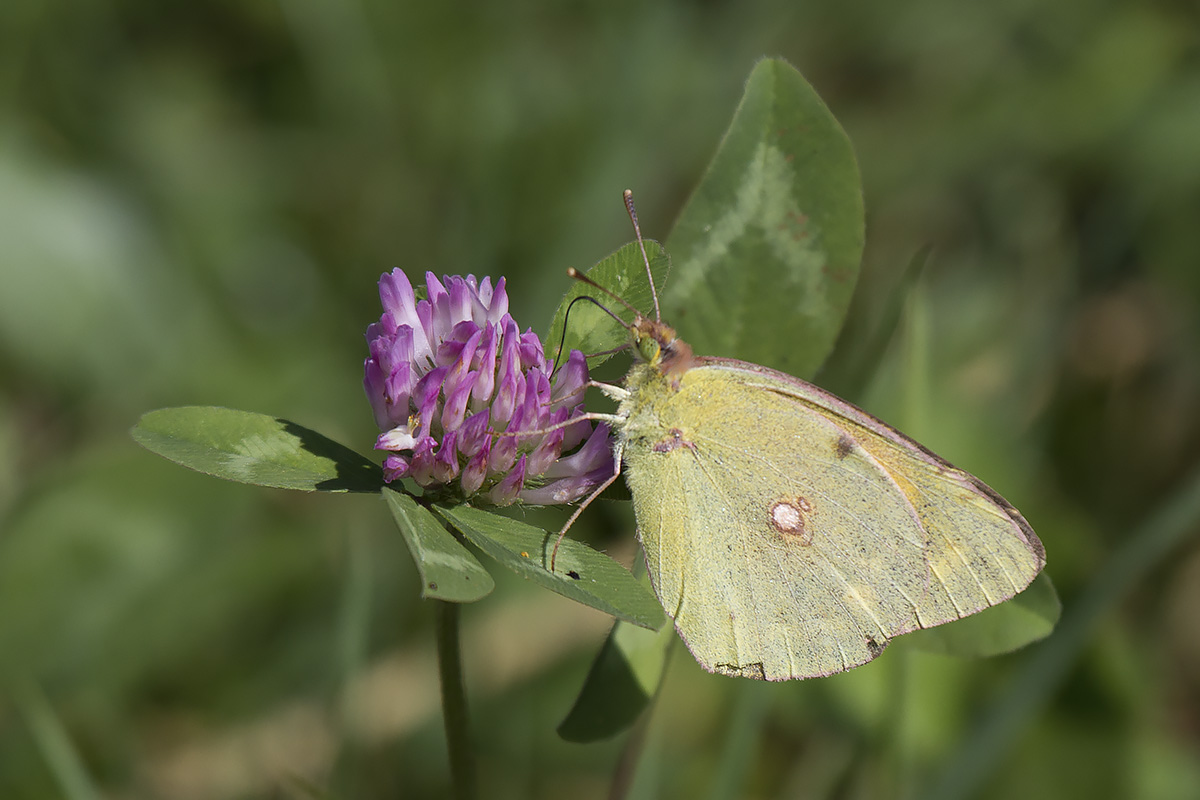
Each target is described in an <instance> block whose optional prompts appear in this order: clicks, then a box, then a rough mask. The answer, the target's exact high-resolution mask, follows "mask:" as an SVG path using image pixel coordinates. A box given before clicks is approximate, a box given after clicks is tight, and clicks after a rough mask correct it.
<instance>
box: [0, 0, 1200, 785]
mask: <svg viewBox="0 0 1200 800" xmlns="http://www.w3.org/2000/svg"><path fill="white" fill-rule="evenodd" d="M1198 31H1200V10H1198V9H1197V6H1196V5H1195V4H1193V3H1191V2H1184V1H1183V0H1157V1H1155V2H1132V1H1128V2H1121V1H1120V0H1061V1H1060V2H1056V3H1041V2H1033V1H1032V0H997V2H992V3H986V4H966V3H956V2H952V1H951V0H902V2H882V0H876V1H875V2H849V3H844V2H833V0H813V1H811V2H800V3H795V2H784V1H783V0H751V1H750V2H739V3H732V2H715V1H710V2H701V3H682V2H676V3H664V2H641V3H637V2H621V1H620V0H617V2H605V3H599V2H592V3H573V4H542V3H530V2H520V0H518V2H512V3H504V4H485V3H478V4H471V3H443V4H434V3H411V2H399V3H386V2H374V1H373V0H368V2H365V3H355V2H347V1H346V0H279V2H267V3H244V2H231V1H230V0H225V1H224V2H202V3H191V4H173V3H152V2H145V1H144V0H143V1H142V2H137V1H136V0H113V1H112V2H107V3H101V2H92V3H88V2H78V1H77V2H65V1H63V0H43V2H33V1H32V0H10V1H9V2H5V3H3V4H0V270H2V271H0V278H2V280H0V381H2V383H0V386H2V390H0V797H4V798H44V797H56V796H70V797H80V798H82V797H92V796H103V797H110V798H140V797H155V798H180V799H181V800H183V799H190V798H256V797H311V796H323V795H321V792H324V791H328V792H329V793H330V794H329V796H333V797H345V798H357V797H364V798H366V797H425V796H439V795H441V794H443V793H444V792H445V791H446V790H447V786H448V783H447V778H446V764H445V755H444V745H443V742H442V738H441V736H442V732H441V725H440V721H439V718H438V709H437V703H438V699H437V681H436V673H435V671H434V670H435V667H434V657H433V648H432V636H431V613H430V610H429V609H428V608H427V607H425V606H424V605H423V604H422V603H421V602H420V601H419V600H418V594H419V586H418V585H417V581H416V574H415V570H414V569H413V567H412V565H411V562H410V561H409V560H408V557H407V554H406V551H405V549H404V546H403V544H402V542H401V541H400V539H399V536H398V535H397V533H396V531H395V529H394V527H393V525H392V523H391V522H390V520H389V519H388V516H387V513H386V510H385V508H384V506H383V504H382V503H381V502H380V501H379V500H378V498H374V497H369V496H349V497H346V496H330V495H321V496H307V495H300V494H292V493H286V492H281V491H271V490H261V489H255V488H251V487H245V486H238V485H232V484H225V483H221V482H219V481H217V480H214V479H211V478H208V477H206V476H202V475H199V474H195V473H191V472H188V471H186V470H184V469H181V468H179V467H176V466H174V465H171V464H168V463H167V462H165V461H162V460H161V459H158V458H156V457H154V456H152V455H150V454H148V453H146V452H144V451H141V450H140V449H139V448H137V447H136V445H134V444H133V442H132V441H131V440H130V439H129V437H128V435H127V430H128V428H129V426H130V425H131V424H133V423H134V422H135V421H136V419H137V417H138V416H139V414H141V413H142V412H143V411H146V410H149V409H151V408H156V407H160V406H167V405H181V404H193V403H198V404H217V405H225V406H232V407H237V408H245V409H250V410H255V411H263V412H269V413H272V414H278V415H279V416H283V417H287V418H290V419H292V420H295V421H296V422H298V423H300V424H302V425H306V426H308V427H311V428H315V429H317V430H320V431H322V432H324V433H326V434H327V435H329V436H331V437H333V438H335V439H338V440H340V441H342V442H344V443H346V444H348V445H350V446H352V447H355V448H357V449H359V450H362V451H364V452H367V451H369V448H370V446H371V444H372V442H373V438H374V436H375V430H374V428H373V424H372V421H371V414H370V411H369V408H368V406H367V403H366V400H365V398H364V397H363V395H362V390H361V387H360V380H361V364H362V359H363V358H364V356H365V344H364V341H363V339H362V332H363V330H364V329H365V327H366V325H367V324H368V323H369V322H371V321H372V320H373V319H376V318H377V317H378V314H379V307H378V297H377V295H376V288H375V281H376V279H377V278H378V275H379V274H380V273H381V272H383V271H385V270H387V269H390V268H392V267H394V266H401V267H404V268H405V269H409V270H415V271H416V274H420V272H422V271H424V270H425V269H432V270H434V271H436V272H438V273H439V274H441V273H466V272H473V273H476V274H490V275H493V276H499V275H506V276H507V277H508V279H509V282H510V283H509V287H510V294H511V295H512V298H513V303H512V305H513V311H514V315H515V316H516V318H517V320H518V322H519V323H520V324H522V325H523V326H524V325H531V326H533V327H534V328H535V329H537V330H544V329H545V328H546V326H547V325H548V323H549V317H550V313H551V311H552V310H553V308H554V304H555V303H556V301H557V298H558V297H559V296H560V295H561V293H562V292H563V291H564V290H565V288H566V284H567V280H566V278H565V277H564V274H563V270H564V269H565V267H567V266H578V267H586V266H588V265H590V264H592V263H593V262H595V261H597V260H599V259H600V258H601V257H603V256H604V255H606V254H607V253H609V252H610V251H612V250H614V249H616V248H617V247H618V246H619V245H621V244H622V243H624V242H626V241H627V240H628V239H629V238H630V233H629V230H628V222H627V220H626V218H625V216H624V212H623V210H622V208H621V204H620V199H619V198H620V192H621V190H622V189H624V188H626V187H630V188H632V189H633V190H634V191H635V193H636V194H637V197H638V201H639V207H640V212H641V218H642V225H643V228H644V229H645V230H646V232H647V234H648V235H650V236H653V237H655V238H659V239H662V238H665V236H666V234H667V232H668V231H669V230H670V225H671V223H672V220H673V219H674V216H675V215H676V214H677V212H678V211H679V209H680V208H681V207H682V204H683V203H684V202H685V200H686V198H687V196H688V193H689V191H690V189H691V187H692V186H694V185H695V184H696V183H697V181H698V180H699V177H700V175H701V174H702V173H703V170H704V168H705V165H706V164H707V161H708V159H709V158H710V157H711V155H712V154H713V152H714V151H715V149H716V146H717V143H718V141H719V137H720V136H721V133H722V132H723V130H724V127H725V125H726V124H727V122H728V120H729V118H730V116H731V115H732V112H733V109H734V106H735V104H736V102H737V99H738V97H739V95H740V91H741V86H742V83H743V81H744V80H745V78H746V76H747V75H748V74H749V71H750V69H751V67H752V66H753V64H754V62H755V60H756V59H757V58H759V57H760V56H762V55H765V54H766V55H780V56H783V57H785V58H787V59H789V60H790V61H791V62H792V63H793V64H795V65H796V66H797V67H798V68H799V69H800V70H801V72H803V73H804V74H805V76H806V77H807V78H808V79H809V81H810V82H811V83H812V84H813V85H814V86H815V87H816V89H817V91H818V92H820V94H821V95H822V96H823V98H824V99H825V101H826V102H827V103H828V104H829V106H830V107H831V109H832V110H833V112H834V114H835V115H836V116H837V117H838V118H839V119H840V120H841V121H842V123H843V125H844V126H845V128H846V130H847V132H848V133H849V135H850V137H851V139H852V140H853V142H854V144H855V147H856V150H857V152H858V157H859V161H860V165H861V167H862V172H863V179H864V183H865V193H866V202H867V209H868V224H867V255H866V260H865V270H866V271H865V273H864V276H863V278H862V280H861V281H860V292H861V297H860V298H858V300H856V303H857V305H856V307H855V311H854V312H853V313H854V314H855V315H856V316H855V322H857V323H860V328H861V327H862V324H863V323H864V322H866V323H869V321H870V319H871V315H872V313H874V312H873V309H876V308H878V307H879V305H880V304H886V302H887V300H888V299H889V297H894V289H895V286H896V285H897V283H898V280H899V274H900V272H901V270H902V269H903V267H904V266H905V265H906V264H907V262H908V261H909V259H910V258H911V257H912V255H913V254H914V253H915V252H916V251H917V250H918V249H919V248H921V247H923V246H925V245H932V246H933V248H934V255H933V258H932V260H931V261H930V263H929V266H928V267H927V268H926V270H925V272H924V274H923V277H922V279H921V281H920V283H919V285H918V287H917V288H916V290H915V291H914V292H913V293H912V294H911V296H909V297H908V299H907V300H906V301H905V314H904V316H903V318H902V320H901V324H900V326H899V328H898V331H897V336H896V337H895V339H894V341H893V342H892V346H891V347H890V348H889V350H888V353H887V356H886V357H885V359H884V361H883V363H882V365H881V366H880V369H879V370H878V372H877V374H876V375H875V377H874V379H873V380H872V381H870V382H868V383H867V384H866V387H867V388H865V389H864V390H863V391H861V392H857V393H855V394H854V395H853V396H851V397H850V398H849V399H852V400H855V401H857V402H860V403H862V404H864V405H865V406H866V407H867V408H868V409H869V410H872V411H874V412H876V413H878V414H880V415H882V416H884V417H885V418H886V419H888V420H889V421H892V422H894V423H896V424H898V425H899V426H901V427H902V428H904V429H905V430H906V431H907V432H909V433H911V434H913V435H915V436H916V437H917V438H919V439H921V440H922V441H923V442H925V443H926V444H927V445H929V446H930V447H931V448H933V449H934V450H936V451H938V452H939V453H941V454H942V455H944V456H945V457H947V458H948V459H950V460H951V461H953V462H955V463H957V464H959V465H960V466H962V467H964V468H966V469H969V470H970V471H972V472H974V473H976V474H978V475H979V476H980V477H982V478H983V479H984V480H986V481H987V482H988V483H990V484H991V485H993V486H994V487H995V488H997V489H998V490H999V491H1000V492H1002V493H1003V494H1004V495H1005V496H1006V497H1007V498H1008V499H1009V500H1011V501H1012V502H1013V503H1014V504H1015V505H1016V506H1017V507H1019V508H1020V509H1021V510H1022V511H1023V512H1024V513H1025V515H1026V516H1027V517H1028V518H1029V520H1030V521H1031V522H1032V524H1033V525H1034V527H1035V529H1036V530H1037V531H1038V532H1039V534H1040V535H1041V538H1042V540H1043V541H1044V543H1045V545H1046V550H1047V553H1048V562H1049V563H1048V570H1049V572H1050V574H1051V575H1052V576H1053V578H1054V580H1055V582H1056V585H1057V587H1058V589H1059V593H1060V595H1061V597H1062V599H1063V602H1064V606H1065V618H1064V623H1063V626H1062V627H1061V628H1060V631H1059V634H1056V636H1055V637H1052V639H1051V640H1049V641H1048V642H1046V643H1042V644H1039V645H1035V646H1033V647H1030V648H1028V649H1027V650H1025V651H1023V652H1021V653H1017V654H1013V655H1011V656H1005V657H1000V658H996V659H990V660H987V661H980V662H970V661H960V660H955V659H951V658H947V657H939V656H934V655H929V654H923V653H918V652H914V651H912V650H911V649H905V648H903V647H901V646H900V644H899V643H897V645H895V646H893V647H892V648H890V649H889V651H888V652H887V653H886V654H885V655H884V656H883V657H882V658H880V659H879V660H878V661H876V662H873V663H872V664H870V665H868V666H866V667H863V668H861V669H859V670H855V671H853V672H851V673H848V674H845V675H841V676H835V677H833V678H830V679H825V680H817V681H806V682H800V683H795V684H788V685H768V686H763V685H759V684H753V683H748V682H740V681H734V680H729V679H722V678H718V677H712V676H708V675H707V674H705V673H703V672H701V671H700V670H699V668H697V667H696V666H695V665H694V664H693V663H692V662H691V660H690V659H689V658H687V657H686V654H682V656H681V657H677V658H675V659H674V661H673V664H672V670H671V674H670V677H669V679H668V682H667V684H666V689H665V691H664V694H663V696H662V698H661V700H662V702H661V704H660V707H659V708H658V709H657V712H656V714H655V716H654V717H653V720H652V723H651V724H650V726H649V728H648V730H647V732H646V739H645V741H646V752H645V755H644V758H643V761H642V769H641V770H640V772H639V773H638V774H637V777H636V779H635V793H638V796H643V797H649V796H662V797H704V796H713V797H720V796H725V797H762V798H774V797H927V796H933V794H932V793H933V792H934V791H937V790H938V788H937V787H941V790H944V791H945V793H946V794H945V795H944V796H979V797H985V798H1007V797H1022V798H1060V797H1067V796H1070V797H1103V798H1109V797H1111V798H1125V797H1138V798H1155V799H1157V798H1164V799H1165V798H1186V797H1200V548H1198V547H1197V544H1196V532H1197V530H1198V528H1197V522H1196V513H1195V506H1196V497H1197V492H1198V491H1200V482H1198V477H1197V472H1196V465H1197V463H1198V461H1200V413H1198V412H1200V357H1198V353H1200V324H1198V321H1200V315H1198V307H1200V234H1198V233H1197V230H1198V227H1200V223H1198V222H1197V220H1200V34H1198ZM859 301H861V302H859ZM867 327H869V325H868V326H867ZM679 328H680V330H681V333H682V334H683V335H684V336H685V337H686V336H687V327H686V324H685V323H684V322H679ZM847 350H848V351H853V342H849V343H847ZM835 358H836V356H835ZM836 370H837V362H836V361H835V362H834V363H832V364H831V365H830V371H831V373H833V372H836ZM850 383H851V382H849V381H847V382H845V384H844V385H841V386H831V388H836V389H843V388H844V386H848V385H850ZM1180 503H1182V504H1183V505H1182V506H1181V505H1180ZM1188 503H1190V504H1191V505H1190V507H1189V506H1188V505H1187V504H1188ZM1179 509H1182V510H1179ZM1164 510H1165V511H1166V512H1168V513H1174V514H1175V516H1173V517H1170V518H1169V520H1168V523H1169V524H1168V523H1163V524H1159V523H1156V522H1155V520H1157V519H1160V517H1159V516H1156V515H1161V514H1162V513H1164ZM535 517H536V521H543V520H542V518H541V517H540V516H537V515H535ZM585 519H587V520H588V521H587V522H585V523H583V524H581V526H580V527H579V528H577V529H576V530H575V532H574V534H573V535H579V536H585V537H587V538H590V539H592V540H593V541H594V542H595V543H597V544H598V545H599V546H602V547H605V548H607V549H608V550H609V551H610V552H611V553H613V554H614V555H616V556H617V557H618V558H621V559H624V560H625V561H626V563H628V562H629V561H631V560H632V558H633V544H632V540H633V533H632V519H631V515H630V513H629V509H628V504H625V503H617V502H613V503H600V504H598V505H597V507H595V508H594V509H593V510H592V511H591V512H590V513H589V515H587V517H585ZM546 524H547V525H554V524H556V521H555V519H554V518H553V517H552V516H551V517H550V518H549V519H548V520H547V521H546ZM1164 525H1166V527H1165V528H1164ZM1171 525H1173V526H1174V527H1171ZM1167 528H1170V530H1171V531H1173V533H1171V535H1170V536H1166V537H1165V538H1163V537H1164V535H1162V534H1160V533H1159V532H1161V531H1162V530H1165V529H1167ZM496 577H497V579H498V582H499V585H498V587H497V590H496V592H495V593H494V594H493V595H492V596H491V597H489V598H488V599H487V600H485V601H483V602H482V603H479V604H477V605H474V606H471V607H468V608H466V609H465V610H464V626H465V627H464V648H465V653H464V655H465V658H466V660H467V662H468V665H467V680H468V690H469V692H470V697H471V701H472V704H473V705H472V712H473V717H474V718H473V726H474V732H475V738H476V742H477V745H478V749H479V753H480V759H481V764H480V778H481V783H482V786H483V792H484V795H485V796H488V797H514V798H515V797H547V798H549V797H562V796H565V795H567V794H568V793H569V794H570V796H572V797H578V798H592V797H604V796H605V794H606V792H607V791H608V786H609V782H610V780H611V777H612V772H613V769H614V766H615V764H616V762H617V759H618V757H619V754H620V749H621V747H622V745H623V742H622V741H621V740H617V741H614V742H608V743H602V744H598V745H588V746H584V745H569V744H565V743H563V742H560V741H559V740H558V739H557V738H556V736H555V733H554V727H555V725H557V723H558V721H559V720H560V719H561V718H562V716H563V715H564V714H565V713H566V711H567V709H568V708H569V707H570V704H571V701H572V699H573V693H574V692H575V691H576V690H577V688H578V686H579V684H580V683H581V682H582V680H583V677H584V675H585V673H586V670H587V667H588V664H589V662H590V659H591V657H592V655H593V654H594V652H595V651H596V649H597V648H598V647H599V645H600V642H601V641H602V639H603V636H604V633H605V631H606V629H607V625H608V620H607V619H606V618H605V617H603V616H602V615H599V614H598V613H596V612H592V611H590V610H588V609H585V608H582V607H579V606H576V605H574V604H572V603H570V602H568V601H566V600H563V599H562V598H559V597H557V596H553V595H550V594H549V593H547V592H544V591H538V590H535V589H534V588H532V587H530V586H529V585H527V584H525V583H523V582H521V581H520V580H519V579H510V578H509V576H506V575H501V574H499V573H498V572H497V574H496ZM1073 614H1074V615H1076V616H1074V617H1073V616H1072V615H1073ZM1064 628H1065V629H1066V632H1065V633H1064V630H1063V629H1064ZM1014 698H1015V699H1016V700H1019V701H1020V702H1011V701H1013V700H1014Z"/></svg>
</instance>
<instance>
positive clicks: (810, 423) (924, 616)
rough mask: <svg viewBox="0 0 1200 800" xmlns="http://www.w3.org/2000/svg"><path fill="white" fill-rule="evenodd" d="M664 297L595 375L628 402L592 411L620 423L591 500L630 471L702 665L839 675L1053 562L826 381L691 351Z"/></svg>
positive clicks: (1010, 519) (641, 520)
mask: <svg viewBox="0 0 1200 800" xmlns="http://www.w3.org/2000/svg"><path fill="white" fill-rule="evenodd" d="M625 202H626V208H627V209H628V211H629V215H630V218H631V219H632V221H633V225H634V230H635V232H636V233H637V238H638V242H639V243H641V242H642V235H641V231H640V229H639V226H638V221H637V214H636V211H635V210H634V206H633V202H632V196H631V193H630V192H628V191H627V192H626V193H625ZM642 253H643V256H645V245H644V244H643V245H642ZM646 268H647V273H648V274H649V271H650V269H649V260H648V259H647V260H646ZM572 274H573V275H574V276H575V277H577V278H579V279H581V280H583V281H585V282H587V283H591V284H592V285H593V286H595V287H596V288H598V289H600V290H601V291H604V292H606V293H608V294H610V295H611V294H612V293H611V292H608V290H607V289H604V288H603V287H600V286H598V285H596V284H594V283H592V282H591V281H590V280H588V279H587V278H586V277H584V276H582V275H580V274H579V273H577V272H575V271H572ZM651 287H652V288H653V277H651ZM613 296H614V297H615V295H613ZM616 299H617V300H618V301H620V302H624V301H623V300H621V298H616ZM657 305H658V302H657V298H655V307H656V313H655V317H656V318H655V319H653V320H651V319H648V318H646V317H644V316H642V315H641V314H640V313H638V312H637V310H636V309H633V311H634V313H635V314H636V317H635V319H634V321H633V323H632V324H629V325H628V326H627V327H628V329H629V331H630V333H631V334H632V336H633V340H634V344H635V347H636V350H637V352H638V353H639V354H640V356H641V359H640V360H639V362H638V363H636V364H635V365H634V366H633V368H632V369H631V370H630V372H629V374H628V375H627V376H626V378H625V383H624V386H623V387H617V386H602V387H601V388H603V389H604V391H605V392H606V393H607V394H609V395H610V396H612V397H614V398H615V399H617V400H619V401H620V406H619V409H618V411H617V413H616V414H613V415H605V414H594V415H589V416H592V417H594V418H596V419H605V420H607V421H609V422H610V423H611V424H612V425H613V427H614V430H615V432H616V441H615V445H614V455H615V462H616V472H615V473H614V474H613V476H612V478H610V479H609V481H607V482H606V483H605V484H604V486H601V487H600V488H599V489H598V490H597V491H596V493H595V494H593V495H592V497H595V496H596V495H598V494H599V492H600V491H603V489H604V488H605V487H607V485H608V484H609V483H611V482H612V480H615V479H616V477H617V475H618V474H620V472H621V471H624V473H625V480H626V482H627V483H628V485H629V490H630V492H631V493H632V495H633V506H634V513H635V516H636V518H637V528H638V534H639V536H640V539H641V543H642V547H643V549H644V551H645V555H646V564H647V567H648V570H649V574H650V580H651V583H652V584H653V586H654V591H655V592H656V593H657V595H658V598H659V600H660V601H661V602H662V605H663V607H664V609H665V610H666V611H667V613H668V614H669V615H670V616H671V617H672V618H673V619H674V621H675V627H676V629H677V630H678V631H679V635H680V636H681V637H682V638H683V640H684V642H685V643H686V644H687V646H688V649H689V650H691V652H692V655H694V656H695V658H696V660H697V661H699V662H700V664H701V665H702V666H704V668H705V669H708V670H710V671H712V672H717V673H722V674H725V675H738V676H742V677H749V678H760V679H766V680H786V679H789V678H810V677H816V676H822V675H830V674H833V673H836V672H841V671H843V670H847V669H850V668H851V667H856V666H859V665H861V664H865V663H866V662H868V661H870V660H872V659H873V658H875V657H876V656H878V655H879V654H880V653H881V652H883V649H884V647H886V646H887V644H888V642H889V641H890V640H891V639H892V638H894V637H896V636H899V635H900V634H903V633H908V632H910V631H914V630H917V629H919V628H928V627H931V626H934V625H941V624H943V623H946V622H951V621H953V620H956V619H960V618H962V617H965V616H968V615H970V614H974V613H976V612H978V611H981V610H983V609H985V608H988V607H989V606H993V605H996V604H997V603H1001V602H1003V601H1005V600H1007V599H1009V598H1011V597H1012V596H1013V595H1015V594H1017V593H1018V592H1020V591H1021V590H1022V589H1024V588H1025V587H1026V586H1028V585H1029V583H1030V582H1031V581H1032V580H1033V579H1034V577H1035V576H1036V575H1037V574H1038V572H1039V571H1040V570H1041V569H1042V566H1043V565H1044V563H1045V551H1044V549H1043V548H1042V544H1041V542H1040V541H1039V540H1038V538H1037V536H1036V535H1035V534H1034V532H1033V529H1032V528H1030V526H1029V523H1027V522H1026V521H1025V519H1024V517H1022V516H1021V514H1020V513H1019V512H1018V511H1017V510H1016V509H1015V508H1013V507H1012V505H1010V504H1009V503H1008V502H1007V501H1006V500H1004V498H1002V497H1001V496H1000V495H999V494H997V493H996V492H995V491H993V490H992V489H990V488H989V487H988V486H986V485H985V484H984V483H983V482H982V481H980V480H979V479H978V478H976V477H974V476H973V475H970V474H968V473H966V472H964V471H962V470H960V469H957V468H955V467H953V466H951V465H950V464H949V463H947V462H946V461H944V460H943V459H941V458H939V457H938V456H936V455H934V454H933V453H931V452H930V451H929V450H927V449H925V448H924V447H922V446H921V445H920V444H918V443H917V442H915V441H913V440H912V439H910V438H908V437H907V436H905V435H904V434H902V433H900V432H899V431H897V430H895V429H894V428H891V427H889V426H888V425H886V424H885V423H883V422H881V421H880V420H878V419H876V418H875V417H873V416H871V415H870V414H867V413H866V412H864V411H862V410H860V409H858V408H856V407H855V406H853V405H851V404H850V403H847V402H845V401H844V400H841V399H839V398H837V397H835V396H834V395H832V394H830V393H828V392H826V391H824V390H822V389H820V388H818V387H817V386H814V385H812V384H810V383H807V382H805V381H802V380H800V379H798V378H794V377H792V376H790V375H786V374H784V373H781V372H777V371H775V370H772V369H768V368H766V367H761V366H758V365H755V364H749V363H746V362H743V361H736V360H734V359H729V358H706V357H697V356H695V355H693V353H692V350H691V348H690V347H689V346H688V345H687V344H686V343H685V342H683V341H682V340H681V339H679V338H678V337H677V336H676V335H675V332H674V331H673V330H672V329H671V328H669V327H668V326H666V325H665V324H663V323H662V322H661V321H660V320H659V319H658V313H657ZM590 500H591V498H589V501H590ZM586 504H587V503H586V502H585V503H584V504H583V506H581V507H580V509H579V511H582V510H583V507H586ZM576 513H577V514H578V512H576ZM573 519H574V517H572V520H573ZM568 525H569V523H568Z"/></svg>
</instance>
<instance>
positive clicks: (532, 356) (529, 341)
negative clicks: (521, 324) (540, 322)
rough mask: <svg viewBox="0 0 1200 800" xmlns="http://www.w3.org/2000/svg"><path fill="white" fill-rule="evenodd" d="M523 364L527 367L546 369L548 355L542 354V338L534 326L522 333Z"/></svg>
mask: <svg viewBox="0 0 1200 800" xmlns="http://www.w3.org/2000/svg"><path fill="white" fill-rule="evenodd" d="M521 366H522V367H524V368H525V369H529V368H531V367H539V368H542V369H544V368H545V366H546V357H545V356H544V355H542V340H541V339H539V338H538V335H537V334H536V333H534V332H533V329H532V328H530V329H529V330H526V331H525V332H524V333H522V334H521Z"/></svg>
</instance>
